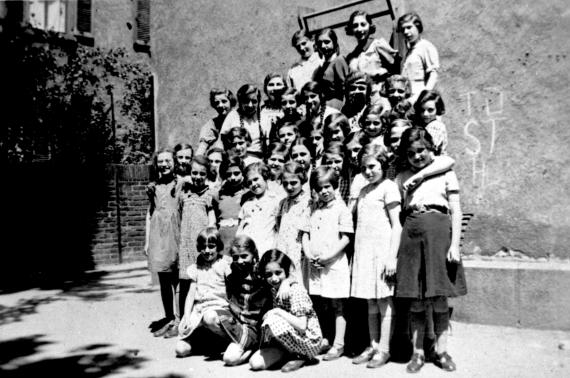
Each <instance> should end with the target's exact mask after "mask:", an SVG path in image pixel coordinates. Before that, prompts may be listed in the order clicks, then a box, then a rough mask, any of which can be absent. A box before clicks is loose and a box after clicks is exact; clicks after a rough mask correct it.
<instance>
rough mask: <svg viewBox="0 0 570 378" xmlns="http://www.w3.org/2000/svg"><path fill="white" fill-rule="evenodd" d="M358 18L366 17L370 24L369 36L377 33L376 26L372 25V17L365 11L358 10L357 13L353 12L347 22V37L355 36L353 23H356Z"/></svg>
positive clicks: (345, 28) (345, 29)
mask: <svg viewBox="0 0 570 378" xmlns="http://www.w3.org/2000/svg"><path fill="white" fill-rule="evenodd" d="M358 16H364V18H365V19H366V22H368V23H369V24H370V31H369V33H368V34H374V33H375V32H376V25H374V24H373V23H372V17H370V15H369V14H368V13H366V12H364V11H361V10H357V11H354V12H352V14H351V15H350V17H349V18H348V22H347V24H346V26H345V27H344V31H345V32H346V35H354V30H352V23H353V22H354V19H355V18H356V17H358Z"/></svg>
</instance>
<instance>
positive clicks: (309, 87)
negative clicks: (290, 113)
mask: <svg viewBox="0 0 570 378" xmlns="http://www.w3.org/2000/svg"><path fill="white" fill-rule="evenodd" d="M305 92H313V93H316V94H318V95H319V98H320V99H321V106H325V103H324V100H325V91H324V88H323V86H322V85H321V84H320V83H318V82H316V81H308V82H306V83H305V85H303V88H301V91H300V92H299V99H300V100H301V102H305V101H306V100H307V99H306V97H305Z"/></svg>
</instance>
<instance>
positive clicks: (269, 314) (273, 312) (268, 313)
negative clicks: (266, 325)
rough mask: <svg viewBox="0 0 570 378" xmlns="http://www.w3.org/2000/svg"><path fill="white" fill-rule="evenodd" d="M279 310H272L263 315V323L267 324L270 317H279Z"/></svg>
mask: <svg viewBox="0 0 570 378" xmlns="http://www.w3.org/2000/svg"><path fill="white" fill-rule="evenodd" d="M278 310H279V309H278V308H272V309H271V310H269V311H267V312H266V313H265V314H264V315H263V318H262V319H261V320H262V321H263V322H265V321H266V320H267V318H268V317H269V316H275V315H277V311H278Z"/></svg>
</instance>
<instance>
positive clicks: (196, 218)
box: [178, 186, 213, 280]
mask: <svg viewBox="0 0 570 378" xmlns="http://www.w3.org/2000/svg"><path fill="white" fill-rule="evenodd" d="M179 206H180V209H181V211H182V221H181V224H180V249H179V251H178V270H179V276H180V278H181V279H185V280H187V279H189V277H188V267H189V266H190V264H194V263H195V262H196V259H197V258H198V250H197V248H196V239H197V238H198V234H199V233H200V231H202V230H203V229H205V228H206V227H208V224H209V218H208V212H209V211H211V210H213V207H212V192H211V191H210V189H209V188H208V187H207V186H206V187H205V188H204V189H202V190H200V191H199V192H192V191H186V192H185V191H181V192H180V195H179Z"/></svg>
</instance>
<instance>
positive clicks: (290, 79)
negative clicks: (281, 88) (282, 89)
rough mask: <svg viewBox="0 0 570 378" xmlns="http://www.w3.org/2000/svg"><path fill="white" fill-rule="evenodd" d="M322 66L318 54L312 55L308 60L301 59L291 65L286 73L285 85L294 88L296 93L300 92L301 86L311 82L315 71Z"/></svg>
mask: <svg viewBox="0 0 570 378" xmlns="http://www.w3.org/2000/svg"><path fill="white" fill-rule="evenodd" d="M322 64H323V60H322V59H321V58H320V57H319V54H317V53H313V55H311V56H310V57H309V59H307V60H304V59H301V60H299V61H298V62H297V63H295V64H293V65H292V66H291V68H290V69H289V72H287V83H288V84H289V87H291V88H295V90H296V91H297V92H300V91H301V88H303V85H305V84H306V83H307V82H309V81H311V80H313V75H314V74H315V71H316V70H317V69H318V68H319V67H320V66H321V65H322Z"/></svg>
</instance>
